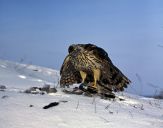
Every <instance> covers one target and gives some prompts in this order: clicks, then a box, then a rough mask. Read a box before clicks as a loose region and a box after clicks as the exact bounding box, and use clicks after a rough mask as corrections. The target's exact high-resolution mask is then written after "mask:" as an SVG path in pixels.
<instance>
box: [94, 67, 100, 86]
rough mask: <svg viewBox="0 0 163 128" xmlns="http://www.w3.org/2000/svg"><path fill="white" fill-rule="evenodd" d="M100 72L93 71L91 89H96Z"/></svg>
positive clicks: (97, 70)
mask: <svg viewBox="0 0 163 128" xmlns="http://www.w3.org/2000/svg"><path fill="white" fill-rule="evenodd" d="M100 74H101V72H100V70H99V69H93V75H94V84H93V86H92V87H94V88H95V89H97V80H100Z"/></svg>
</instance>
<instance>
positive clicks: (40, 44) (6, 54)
mask: <svg viewBox="0 0 163 128" xmlns="http://www.w3.org/2000/svg"><path fill="white" fill-rule="evenodd" d="M72 43H93V44H95V45H97V46H99V47H102V48H104V49H105V51H107V52H108V54H109V57H110V58H111V60H112V61H113V63H114V64H115V65H116V66H117V67H118V68H119V69H120V70H121V71H122V72H123V73H124V74H125V75H126V76H128V78H129V79H130V80H131V81H132V84H131V86H130V87H129V88H128V90H127V91H129V92H132V93H135V94H139V95H154V94H156V93H158V92H160V91H161V90H162V89H163V1H162V0H123V1H121V0H26V1H25V0H0V59H5V60H11V61H16V62H20V63H28V64H34V65H40V66H45V67H49V68H53V69H57V70H59V69H60V67H61V65H62V63H63V60H64V57H65V56H66V54H67V49H68V47H69V45H70V44H72Z"/></svg>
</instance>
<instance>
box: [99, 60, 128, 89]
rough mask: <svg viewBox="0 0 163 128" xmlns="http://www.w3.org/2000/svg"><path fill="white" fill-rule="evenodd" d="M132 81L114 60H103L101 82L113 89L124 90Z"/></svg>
mask: <svg viewBox="0 0 163 128" xmlns="http://www.w3.org/2000/svg"><path fill="white" fill-rule="evenodd" d="M130 82H131V81H130V80H129V79H128V78H127V77H126V76H125V75H124V74H123V73H122V72H121V71H120V70H119V69H118V68H117V67H116V66H114V65H113V64H112V62H110V63H108V62H107V61H103V63H102V69H101V79H100V81H99V83H100V84H101V85H102V86H104V87H106V88H108V89H109V90H110V89H111V90H113V91H123V90H124V88H127V85H128V84H129V83H130Z"/></svg>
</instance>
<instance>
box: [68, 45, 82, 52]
mask: <svg viewBox="0 0 163 128" xmlns="http://www.w3.org/2000/svg"><path fill="white" fill-rule="evenodd" d="M82 50H84V48H83V47H82V44H72V45H70V46H69V48H68V52H69V53H71V52H74V51H82Z"/></svg>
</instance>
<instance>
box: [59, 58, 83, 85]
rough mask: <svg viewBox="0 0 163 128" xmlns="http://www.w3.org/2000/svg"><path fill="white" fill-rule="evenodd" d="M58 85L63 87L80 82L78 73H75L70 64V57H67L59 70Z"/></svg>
mask: <svg viewBox="0 0 163 128" xmlns="http://www.w3.org/2000/svg"><path fill="white" fill-rule="evenodd" d="M60 75H61V79H60V85H61V86H65V85H72V84H74V83H80V82H81V76H80V73H79V71H77V70H76V69H75V67H74V65H73V64H72V59H71V58H70V55H67V56H66V58H65V60H64V62H63V64H62V67H61V70H60Z"/></svg>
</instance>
